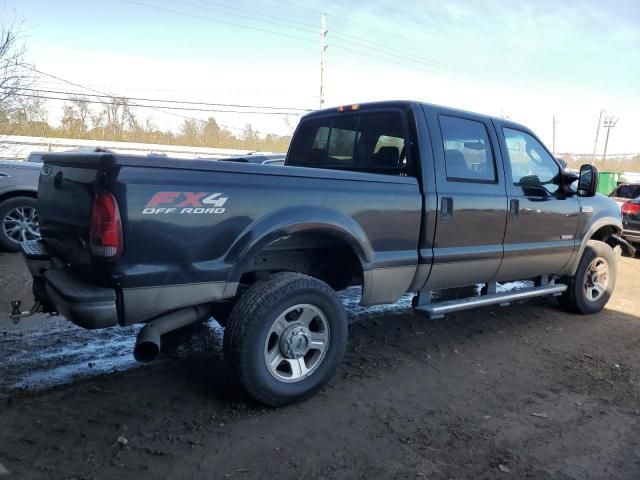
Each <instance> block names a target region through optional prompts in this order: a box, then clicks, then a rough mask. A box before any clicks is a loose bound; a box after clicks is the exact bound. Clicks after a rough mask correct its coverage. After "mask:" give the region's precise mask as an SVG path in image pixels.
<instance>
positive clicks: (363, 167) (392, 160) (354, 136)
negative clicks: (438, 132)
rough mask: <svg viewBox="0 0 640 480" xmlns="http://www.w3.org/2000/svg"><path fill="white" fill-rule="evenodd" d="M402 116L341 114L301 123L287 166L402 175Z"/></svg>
mask: <svg viewBox="0 0 640 480" xmlns="http://www.w3.org/2000/svg"><path fill="white" fill-rule="evenodd" d="M405 144H406V139H405V133H404V124H403V117H402V114H401V113H399V112H372V113H358V114H341V115H334V116H327V117H321V118H317V119H309V120H306V121H304V122H303V123H302V124H301V125H300V127H298V130H297V132H296V135H295V137H294V139H293V143H292V144H291V148H290V151H289V155H288V157H287V165H294V166H303V167H315V168H331V169H338V170H340V169H343V170H355V171H363V172H371V173H383V174H389V175H406V173H407V169H408V162H407V154H406V148H405Z"/></svg>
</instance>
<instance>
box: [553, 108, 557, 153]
mask: <svg viewBox="0 0 640 480" xmlns="http://www.w3.org/2000/svg"><path fill="white" fill-rule="evenodd" d="M553 156H554V157H555V156H556V116H555V114H554V115H553Z"/></svg>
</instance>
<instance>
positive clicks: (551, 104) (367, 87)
mask: <svg viewBox="0 0 640 480" xmlns="http://www.w3.org/2000/svg"><path fill="white" fill-rule="evenodd" d="M0 1H2V0H0ZM323 12H324V13H326V14H327V23H328V33H327V43H328V48H327V51H326V69H325V106H327V107H330V106H336V105H340V104H348V103H359V102H365V101H374V100H388V99H414V100H420V101H426V102H429V103H435V104H441V105H446V106H451V107H455V108H462V109H466V110H472V111H477V112H481V113H486V114H490V115H500V116H506V117H509V118H511V119H513V120H515V121H518V122H521V123H524V124H525V125H527V126H528V127H530V128H532V129H533V130H534V131H535V132H536V133H537V134H538V135H539V136H540V137H541V138H542V139H543V141H544V142H545V143H546V144H547V145H548V146H549V147H550V148H552V142H553V134H552V131H553V126H552V125H553V120H552V119H553V116H554V115H555V118H556V152H571V153H591V152H592V151H593V147H594V137H595V131H596V127H597V122H598V115H599V112H600V110H601V109H604V110H606V115H610V116H612V117H614V118H619V120H618V123H617V126H616V127H615V128H614V129H613V130H612V132H611V137H610V140H609V147H608V151H609V153H633V152H640V126H639V125H640V1H638V0H609V1H606V0H602V1H594V0H583V1H577V0H567V1H562V2H558V1H548V0H536V1H509V0H502V1H499V0H483V1H476V2H471V1H461V0H450V1H446V2H443V1H442V0H439V1H432V0H423V1H413V2H412V1H408V2H397V1H392V0H371V1H367V2H353V1H348V0H329V1H323V2H319V1H317V2H313V1H309V0H279V1H275V0H254V1H248V0H233V1H232V0H101V1H95V0H94V1H82V0H57V1H56V2H52V1H51V0H5V6H4V9H2V10H0V13H1V14H2V15H3V17H5V19H6V20H13V19H18V20H22V21H23V31H22V39H23V41H24V43H25V45H26V47H27V60H28V61H29V62H31V63H33V64H34V65H35V66H36V67H37V68H38V69H39V70H41V71H42V72H46V73H49V74H52V75H55V76H56V77H59V78H61V79H65V80H68V81H71V82H73V83H76V84H78V85H82V86H86V87H90V88H93V89H94V90H98V91H101V92H105V93H109V94H114V95H121V96H128V97H145V98H162V99H173V100H187V101H199V102H212V103H228V104H245V105H260V106H275V107H287V108H291V107H295V108H308V109H316V108H318V106H319V100H320V99H319V91H320V41H319V31H320V18H321V13H323ZM37 85H38V87H39V88H41V89H50V90H60V91H74V92H79V91H82V89H81V88H80V87H75V86H71V85H69V84H65V83H64V82H62V81H61V80H56V79H53V78H51V77H42V79H41V80H40V81H39V83H38V84H37ZM135 113H136V114H137V115H138V116H139V117H140V118H145V117H147V116H150V117H151V118H152V119H153V121H154V123H156V124H157V125H158V126H160V127H161V128H163V129H167V128H170V129H174V130H176V129H178V127H179V125H180V123H181V122H182V121H183V119H184V116H189V117H196V118H202V119H206V118H207V117H208V116H214V118H216V120H217V121H218V123H220V124H223V125H227V126H229V127H231V128H233V129H234V132H236V133H237V132H238V131H239V130H240V129H242V128H243V127H244V125H245V124H247V123H251V124H252V125H253V127H254V128H255V129H257V130H258V131H261V132H265V133H278V134H288V133H291V131H292V129H293V128H294V127H295V125H296V123H297V121H298V117H297V116H296V115H287V116H283V115H264V114H258V115H256V114H238V113H207V112H187V111H182V112H181V111H173V112H172V113H171V114H168V113H162V112H158V111H157V110H149V109H138V110H136V111H135ZM60 114H61V108H60V102H51V104H50V114H49V115H50V120H51V123H56V122H58V121H59V118H60ZM180 115H182V116H180ZM603 147H604V132H602V131H601V135H600V141H599V144H598V152H599V153H600V154H601V153H602V150H603Z"/></svg>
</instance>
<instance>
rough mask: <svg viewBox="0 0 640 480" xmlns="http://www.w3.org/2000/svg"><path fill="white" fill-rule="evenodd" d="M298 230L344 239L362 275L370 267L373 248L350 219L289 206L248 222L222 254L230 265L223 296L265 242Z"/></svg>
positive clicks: (326, 211) (232, 288)
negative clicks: (354, 256) (356, 258)
mask: <svg viewBox="0 0 640 480" xmlns="http://www.w3.org/2000/svg"><path fill="white" fill-rule="evenodd" d="M299 232H322V233H325V234H327V233H328V234H330V235H333V236H335V237H337V238H339V239H342V240H344V241H345V242H346V243H347V244H348V245H349V246H351V248H352V249H353V250H354V251H355V253H356V255H357V256H358V258H359V260H360V264H361V266H362V271H363V274H365V275H366V272H368V271H369V270H370V269H371V261H372V259H373V248H372V246H371V243H370V242H369V239H368V238H367V235H366V234H365V232H364V230H362V227H361V226H360V225H359V224H358V223H357V222H356V221H355V220H353V219H352V218H350V217H348V216H346V215H344V214H342V213H339V212H336V211H335V210H330V209H327V208H322V207H309V206H305V207H290V208H284V209H281V210H277V211H275V212H272V213H270V214H268V215H265V216H264V217H261V218H260V219H258V220H256V221H255V222H253V223H251V224H250V225H249V226H248V227H247V228H246V229H245V230H244V231H243V232H242V233H241V234H240V235H239V237H238V238H237V240H236V241H235V242H234V243H233V245H232V246H231V248H230V249H229V252H228V254H227V255H226V256H225V263H227V264H229V265H233V268H232V270H231V273H230V275H229V277H228V279H227V287H226V289H225V293H224V295H225V297H226V296H233V295H235V293H236V290H237V288H238V283H239V281H240V278H241V277H242V274H243V273H244V272H245V271H246V269H247V267H248V265H250V263H251V261H252V259H253V258H254V257H255V256H256V255H257V254H258V253H260V252H261V251H262V250H263V249H264V248H265V247H266V246H267V245H269V244H271V243H272V242H274V241H276V240H278V239H279V238H282V237H286V236H287V235H291V234H294V233H299Z"/></svg>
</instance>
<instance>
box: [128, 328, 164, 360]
mask: <svg viewBox="0 0 640 480" xmlns="http://www.w3.org/2000/svg"><path fill="white" fill-rule="evenodd" d="M159 356H160V332H158V330H157V329H156V328H154V326H153V325H151V324H149V325H145V326H144V327H142V329H141V330H140V333H138V338H137V339H136V346H135V347H134V348H133V358H135V359H136V360H137V361H138V362H142V363H149V362H152V361H153V360H155V359H156V358H158V357H159Z"/></svg>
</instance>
